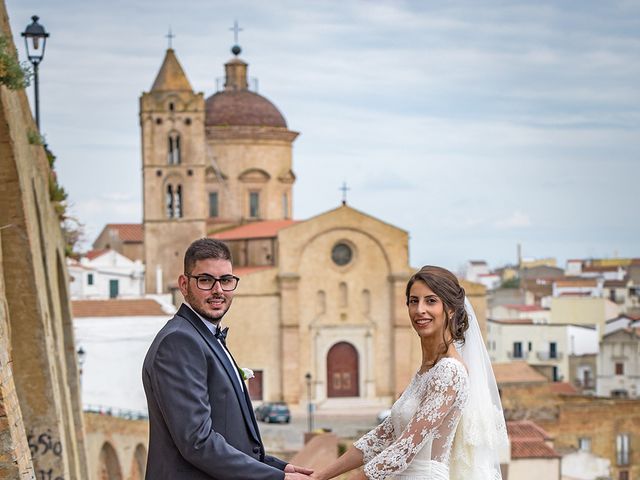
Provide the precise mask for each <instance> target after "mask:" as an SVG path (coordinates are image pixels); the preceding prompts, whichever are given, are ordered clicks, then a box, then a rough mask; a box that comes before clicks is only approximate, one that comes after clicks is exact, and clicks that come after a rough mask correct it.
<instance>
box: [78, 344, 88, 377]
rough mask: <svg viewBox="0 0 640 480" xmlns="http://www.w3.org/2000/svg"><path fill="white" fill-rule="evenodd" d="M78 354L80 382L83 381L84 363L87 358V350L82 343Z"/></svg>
mask: <svg viewBox="0 0 640 480" xmlns="http://www.w3.org/2000/svg"><path fill="white" fill-rule="evenodd" d="M76 354H77V355H78V367H79V368H78V371H79V373H80V383H82V366H83V365H84V361H85V359H86V358H87V352H86V351H85V350H84V348H82V345H80V347H79V348H78V350H77V351H76Z"/></svg>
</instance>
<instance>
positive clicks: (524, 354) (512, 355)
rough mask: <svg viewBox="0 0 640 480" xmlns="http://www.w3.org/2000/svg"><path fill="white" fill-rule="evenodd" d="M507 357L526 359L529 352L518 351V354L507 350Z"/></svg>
mask: <svg viewBox="0 0 640 480" xmlns="http://www.w3.org/2000/svg"><path fill="white" fill-rule="evenodd" d="M507 357H509V358H510V359H511V360H527V359H528V358H529V352H520V356H516V355H514V352H513V351H511V352H507Z"/></svg>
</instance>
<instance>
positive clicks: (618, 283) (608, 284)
mask: <svg viewBox="0 0 640 480" xmlns="http://www.w3.org/2000/svg"><path fill="white" fill-rule="evenodd" d="M604 286H605V287H614V288H615V287H618V288H624V287H626V286H627V282H626V280H605V281H604Z"/></svg>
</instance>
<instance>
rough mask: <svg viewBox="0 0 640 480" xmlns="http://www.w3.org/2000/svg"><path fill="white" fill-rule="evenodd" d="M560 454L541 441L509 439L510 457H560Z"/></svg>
mask: <svg viewBox="0 0 640 480" xmlns="http://www.w3.org/2000/svg"><path fill="white" fill-rule="evenodd" d="M560 457H561V455H560V454H559V453H558V452H556V451H555V450H554V449H553V448H551V447H550V446H549V445H547V444H546V443H544V442H543V441H539V440H538V441H530V440H513V439H512V440H511V458H512V459H518V458H560Z"/></svg>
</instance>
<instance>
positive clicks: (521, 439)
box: [507, 420, 561, 459]
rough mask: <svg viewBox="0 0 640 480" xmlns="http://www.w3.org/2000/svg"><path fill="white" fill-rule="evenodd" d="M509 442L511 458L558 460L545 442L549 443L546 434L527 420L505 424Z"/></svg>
mask: <svg viewBox="0 0 640 480" xmlns="http://www.w3.org/2000/svg"><path fill="white" fill-rule="evenodd" d="M507 433H508V434H509V440H510V441H511V458H512V459H519V458H560V457H561V455H559V454H558V452H556V451H555V450H554V449H553V448H552V447H550V446H549V445H548V444H547V443H546V442H548V441H551V440H552V439H551V437H550V436H549V434H548V433H547V432H545V431H544V430H543V429H542V428H540V427H539V426H538V425H536V424H535V423H533V422H531V421H529V420H520V421H512V422H507Z"/></svg>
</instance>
